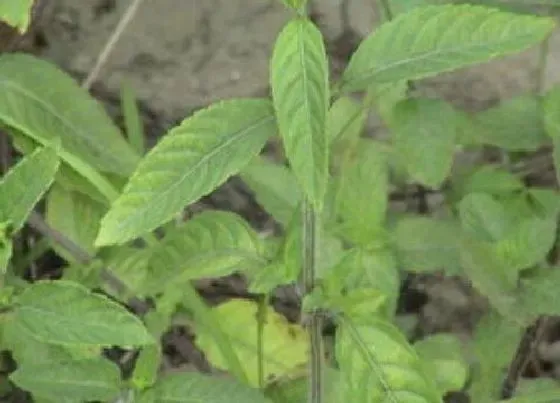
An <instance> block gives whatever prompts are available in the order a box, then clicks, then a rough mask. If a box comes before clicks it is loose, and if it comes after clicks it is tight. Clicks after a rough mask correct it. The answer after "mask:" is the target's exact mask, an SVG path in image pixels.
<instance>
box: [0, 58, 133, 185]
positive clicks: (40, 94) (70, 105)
mask: <svg viewBox="0 0 560 403" xmlns="http://www.w3.org/2000/svg"><path fill="white" fill-rule="evenodd" d="M0 83H1V84H0V94H1V96H0V121H1V122H3V123H4V124H6V125H7V126H9V127H11V128H14V129H16V130H18V131H20V132H22V133H23V134H25V135H26V136H27V137H30V138H32V139H33V140H34V141H36V142H38V143H39V144H43V145H46V144H50V143H52V142H53V141H54V140H55V139H56V138H59V139H60V140H61V144H62V149H63V150H64V151H65V152H67V153H69V154H71V155H72V156H73V157H74V158H77V159H78V160H83V161H85V162H86V163H87V164H89V165H91V166H93V167H94V168H96V169H98V170H99V171H102V172H107V173H113V174H117V175H120V176H123V177H127V176H128V175H129V174H130V173H132V171H133V170H134V167H135V166H136V164H137V162H138V156H137V155H136V154H135V153H134V151H133V150H132V148H131V147H130V146H129V145H128V144H127V142H126V141H125V140H124V138H123V137H122V135H121V133H120V131H119V130H118V128H117V126H115V124H114V123H113V122H112V121H111V119H110V118H109V116H108V115H107V114H106V113H105V111H104V110H103V108H102V106H101V105H100V104H99V103H98V102H97V101H95V100H94V99H92V98H91V97H90V96H89V94H88V93H87V91H86V90H84V89H82V88H80V87H79V86H78V85H77V83H76V82H75V81H74V80H73V79H72V78H70V77H69V76H68V75H67V74H66V73H64V72H62V71H61V70H59V69H58V68H57V67H55V66H54V65H53V64H51V63H49V62H47V61H44V60H42V59H39V58H36V57H33V56H29V55H24V54H4V55H2V56H0ZM53 88H56V91H53ZM63 159H64V158H63ZM71 165H72V164H71Z"/></svg>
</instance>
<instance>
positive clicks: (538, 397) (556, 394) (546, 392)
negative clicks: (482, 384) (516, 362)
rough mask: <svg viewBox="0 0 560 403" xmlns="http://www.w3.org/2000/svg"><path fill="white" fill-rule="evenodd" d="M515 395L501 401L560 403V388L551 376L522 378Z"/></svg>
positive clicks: (510, 402) (511, 402)
mask: <svg viewBox="0 0 560 403" xmlns="http://www.w3.org/2000/svg"><path fill="white" fill-rule="evenodd" d="M515 395H516V396H515V397H513V398H511V399H507V400H501V401H500V403H558V401H560V388H559V387H558V382H556V380H554V379H550V378H536V379H527V378H521V379H520V380H519V384H518V386H517V389H516V390H515Z"/></svg>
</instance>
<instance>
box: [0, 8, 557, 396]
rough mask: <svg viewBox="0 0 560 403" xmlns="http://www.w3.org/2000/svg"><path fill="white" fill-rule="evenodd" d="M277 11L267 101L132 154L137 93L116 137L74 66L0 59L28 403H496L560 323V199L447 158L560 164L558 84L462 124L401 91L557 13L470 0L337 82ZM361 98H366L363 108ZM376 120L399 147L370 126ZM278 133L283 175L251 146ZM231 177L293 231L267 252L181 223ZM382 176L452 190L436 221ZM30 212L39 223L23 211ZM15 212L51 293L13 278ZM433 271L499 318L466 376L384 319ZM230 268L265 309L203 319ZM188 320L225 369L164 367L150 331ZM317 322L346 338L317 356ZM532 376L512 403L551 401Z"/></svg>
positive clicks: (385, 32)
mask: <svg viewBox="0 0 560 403" xmlns="http://www.w3.org/2000/svg"><path fill="white" fill-rule="evenodd" d="M284 3H285V4H286V5H287V6H289V7H291V8H292V10H293V12H294V15H293V18H292V20H290V21H289V22H288V23H287V24H286V26H285V27H284V29H283V30H282V32H281V33H280V34H279V36H278V39H277V41H276V43H275V46H274V51H273V54H272V59H271V67H270V81H271V87H272V100H269V99H233V100H225V101H221V102H219V103H217V104H214V105H211V106H209V107H208V108H206V109H204V110H202V111H199V112H197V113H196V114H194V115H193V116H191V117H188V118H186V119H185V120H184V121H183V122H182V123H181V124H180V125H178V126H177V127H175V128H173V129H172V130H171V131H170V132H169V133H167V134H166V135H165V136H164V138H163V139H162V140H161V141H160V142H159V143H158V144H157V145H156V146H155V147H154V148H153V149H152V150H150V151H149V152H147V154H146V155H143V153H144V149H143V148H144V143H143V141H142V139H141V138H142V137H141V135H140V134H139V133H140V131H141V128H140V126H139V124H138V122H139V119H138V116H137V112H135V108H134V102H133V97H132V95H131V94H130V93H129V92H126V91H125V97H124V101H123V103H124V105H126V107H125V108H124V110H125V113H126V119H125V121H126V124H127V135H128V136H127V137H128V140H129V141H126V140H125V138H124V137H123V136H122V135H121V133H120V132H119V130H118V128H117V127H116V126H115V125H114V124H113V122H111V120H110V119H109V118H108V117H107V116H106V114H105V113H104V111H103V110H102V109H101V107H100V106H99V105H98V104H97V103H96V102H95V101H93V100H92V99H91V98H90V97H89V96H88V94H87V93H86V92H85V91H84V90H82V89H80V88H79V87H78V86H77V85H76V84H75V83H74V81H73V80H72V79H70V78H69V77H68V76H66V75H65V74H64V73H62V72H61V71H59V70H58V69H56V68H55V67H53V66H52V65H50V64H49V63H47V62H45V61H42V60H40V59H36V58H34V57H31V56H25V55H21V54H10V55H2V56H0V87H1V88H0V122H1V124H2V125H3V128H4V130H6V131H7V132H8V133H9V134H10V135H11V138H12V139H13V144H14V146H15V147H16V148H17V149H18V150H19V151H20V152H21V154H23V155H25V156H24V158H23V159H22V160H21V161H20V162H19V163H18V164H17V165H15V166H14V167H13V168H12V169H11V170H10V172H9V173H8V174H6V175H5V176H4V177H3V179H2V182H1V183H0V229H1V230H2V232H1V236H0V240H1V243H0V247H1V249H0V264H1V267H2V270H3V271H2V286H3V287H2V298H1V299H0V301H1V304H2V305H1V309H2V316H1V317H0V318H1V321H0V328H1V330H2V337H1V339H0V342H1V346H2V349H3V350H9V351H10V352H11V354H12V356H13V358H14V359H15V361H16V362H17V370H16V371H15V372H13V373H12V374H11V375H10V380H11V381H12V382H13V383H14V384H15V385H17V386H19V387H20V388H22V389H25V390H28V391H30V392H31V393H32V394H33V396H34V398H36V400H37V401H41V402H52V401H60V400H61V398H62V399H63V401H70V402H75V401H76V402H78V401H87V400H99V401H111V400H114V399H116V398H117V397H119V396H121V397H122V398H125V397H126V398H129V399H131V398H132V399H134V401H140V402H168V401H169V402H170V401H174V402H181V401H184V402H187V401H207V402H277V403H284V402H285V403H296V402H297V403H299V402H304V401H308V402H309V403H321V402H322V403H324V402H333V403H334V402H343V401H353V402H371V403H374V402H381V401H390V402H406V403H408V402H441V401H442V399H443V396H444V395H445V394H446V393H447V392H448V391H452V390H467V391H468V392H469V393H470V395H471V397H472V399H473V401H476V402H486V401H489V402H494V401H499V400H500V391H499V389H500V382H501V381H502V378H503V376H504V375H505V374H504V368H505V367H507V365H508V362H509V361H510V360H511V357H512V355H513V353H514V351H515V348H516V345H517V343H518V342H519V339H520V337H521V333H522V330H523V328H524V327H526V326H528V325H530V324H531V323H532V322H533V321H534V320H536V319H537V318H539V317H540V316H542V315H555V314H557V313H558V311H559V308H558V306H557V304H556V303H555V295H556V287H557V285H558V281H559V280H560V278H559V276H560V274H559V273H560V272H559V271H558V270H557V268H556V263H555V262H549V261H548V260H547V257H548V255H549V252H550V251H551V250H552V249H553V248H554V246H555V245H556V244H557V242H558V241H557V231H558V228H557V219H558V214H559V212H560V195H559V194H558V193H557V192H556V191H553V190H549V189H539V188H532V187H527V186H525V185H524V183H523V182H522V180H521V179H520V178H519V177H518V176H516V175H515V174H514V173H512V172H511V171H510V170H508V169H507V168H508V167H507V166H506V167H504V166H483V167H474V168H473V169H471V170H467V171H463V172H459V173H452V171H451V166H452V163H453V159H454V155H455V153H456V152H457V150H458V149H459V148H465V147H468V148H473V149H476V148H477V147H482V146H495V147H501V148H503V149H505V151H504V155H505V156H507V157H508V158H507V160H508V161H509V163H510V164H512V163H515V162H516V161H515V158H516V155H517V154H516V152H517V153H518V152H520V151H523V152H528V151H532V150H535V149H537V148H540V147H541V146H543V145H545V144H546V143H547V142H548V141H549V140H552V143H553V144H554V147H555V148H554V155H555V158H556V161H558V150H559V146H558V139H559V138H560V131H559V128H560V114H559V113H558V111H559V110H560V90H559V89H558V88H553V89H552V90H550V91H549V92H547V93H546V94H544V95H542V96H541V95H540V94H526V95H523V96H521V97H519V98H517V99H514V100H509V101H505V102H504V103H502V104H500V105H498V106H496V107H493V108H491V109H489V110H487V111H485V112H482V113H480V114H475V115H469V114H467V113H465V112H462V111H459V110H457V109H455V108H453V107H452V106H450V105H449V104H447V103H445V102H443V101H441V100H437V99H427V98H425V97H421V96H415V97H412V96H411V95H410V94H409V93H408V89H409V88H410V87H411V85H412V83H411V82H410V81H411V80H420V79H422V78H426V77H431V76H434V75H437V74H439V73H442V72H445V71H451V70H454V69H458V68H461V67H466V66H469V65H473V64H476V63H481V62H485V61H488V60H491V59H493V58H496V57H499V56H503V55H507V54H511V53H515V52H518V51H521V50H524V49H526V48H528V47H530V46H532V45H535V44H537V43H539V42H542V41H546V38H547V37H548V35H549V34H550V33H551V31H552V30H553V28H554V22H553V20H552V19H550V18H545V17H535V16H530V15H523V14H516V13H512V12H506V11H498V10H496V9H492V8H487V7H482V6H473V5H432V6H419V7H417V8H414V7H412V8H410V9H407V10H406V11H405V12H403V13H402V14H398V16H397V17H396V18H395V19H394V20H391V21H388V22H386V23H384V24H383V25H382V26H381V27H380V28H379V29H377V30H376V31H375V32H373V33H372V34H371V35H370V36H369V37H367V38H366V39H365V40H364V41H363V42H362V43H361V44H360V46H359V48H358V49H357V51H356V52H355V54H354V55H353V56H352V59H351V60H350V63H349V65H348V67H347V69H346V70H345V71H344V74H343V75H342V78H341V80H340V81H338V82H335V83H332V86H331V82H330V80H329V73H328V71H329V70H328V60H327V56H326V52H325V47H324V44H323V38H322V36H321V33H320V32H319V30H318V29H317V28H316V27H315V26H314V25H313V23H312V22H310V21H309V20H308V19H307V17H306V16H305V11H304V10H305V8H306V7H305V6H306V4H305V3H306V2H305V1H303V0H300V1H297V0H290V1H288V0H285V1H284ZM401 3H402V2H401ZM383 4H384V5H385V6H386V15H387V17H391V16H392V14H393V13H392V12H391V10H390V4H389V2H387V1H386V2H383ZM0 10H1V9H0ZM544 61H545V58H544V57H543V63H544ZM53 87H56V91H53V90H52V89H53ZM352 92H362V93H363V92H365V96H364V97H363V100H362V102H361V103H359V102H357V101H356V100H355V98H354V97H353V96H351V95H350V93H352ZM370 111H375V112H377V113H379V115H380V116H381V117H382V119H383V121H384V123H385V124H386V125H387V127H388V128H389V129H390V131H391V134H392V136H391V139H390V141H387V142H383V141H380V140H372V139H367V138H363V137H362V136H361V134H362V131H363V129H364V125H365V120H366V119H365V118H366V116H367V113H369V112H370ZM514 113H515V114H517V115H514ZM504 116H506V117H507V119H504ZM510 118H512V119H510ZM526 122H530V124H527V123H526ZM278 133H279V135H280V137H281V139H282V141H283V146H284V150H285V152H286V157H287V160H288V162H289V168H288V167H287V166H284V165H278V164H274V163H272V162H271V161H269V160H268V159H266V158H265V157H263V156H260V152H261V150H262V149H263V147H264V145H265V143H266V142H267V141H268V140H270V139H271V138H272V137H274V136H276V135H277V134H278ZM557 166H558V165H557ZM236 174H239V175H240V176H241V177H242V178H243V180H244V181H245V182H246V183H247V184H248V185H249V186H250V188H251V189H252V190H253V191H254V193H255V197H256V199H257V201H258V202H259V203H260V204H261V205H262V206H263V207H264V208H265V209H266V210H267V211H268V212H269V213H270V214H271V215H272V216H273V217H274V218H275V219H276V220H277V221H278V222H279V223H280V224H281V225H282V226H283V229H284V235H282V236H271V237H269V238H266V239H262V238H261V237H260V236H259V234H257V233H256V232H255V230H254V229H253V228H252V227H251V226H250V225H249V224H248V223H246V222H245V221H244V220H243V219H242V218H241V217H239V216H238V215H236V214H233V213H230V212H225V211H206V212H203V213H199V214H197V215H195V216H194V217H192V218H191V219H189V220H187V221H185V222H183V221H181V222H179V221H180V220H175V218H176V217H177V215H179V214H181V212H182V210H183V209H184V208H185V206H188V205H190V204H192V203H193V202H196V201H197V200H198V199H199V198H201V197H202V196H204V195H206V194H208V193H210V192H211V191H213V190H214V189H216V188H217V187H218V186H220V185H221V184H223V183H224V182H225V181H226V180H227V179H228V178H229V177H231V176H233V175H236ZM393 182H394V183H397V184H399V183H403V182H404V183H406V182H413V183H415V184H420V185H423V186H426V187H429V188H432V189H442V190H443V194H444V196H445V201H446V208H445V211H444V213H445V217H443V218H436V217H431V216H428V215H424V216H415V215H411V214H401V213H398V212H394V211H391V209H390V208H389V203H388V195H389V190H390V185H391V183H393ZM42 198H45V200H46V210H45V220H44V221H43V220H42V219H41V217H40V216H39V215H38V214H37V213H35V212H33V211H32V210H33V208H34V206H35V205H36V203H37V202H38V201H39V200H40V199H42ZM26 220H28V221H29V223H30V225H32V226H34V227H35V228H36V229H38V230H39V231H41V232H42V233H43V234H45V235H46V236H47V239H48V242H49V246H50V247H52V248H54V249H55V251H56V252H57V253H58V254H60V255H61V256H62V257H64V258H65V260H66V261H67V266H66V267H64V270H63V278H62V279H61V280H55V281H36V282H31V283H28V282H25V281H22V278H21V277H22V276H21V272H20V270H21V265H19V264H16V263H17V260H15V259H11V254H12V239H13V238H14V236H15V235H16V234H17V231H18V230H20V229H21V228H22V226H23V224H24V222H25V221H26ZM155 230H160V232H158V234H161V230H162V231H163V235H161V236H159V237H158V236H157V235H156V233H155V232H154V231H155ZM440 269H444V270H446V272H447V273H448V274H449V275H457V274H461V275H465V276H467V277H468V278H469V279H470V280H471V281H472V283H473V285H474V287H475V288H477V289H478V291H480V292H481V293H482V294H483V295H485V296H486V297H487V298H488V300H489V302H490V305H491V310H490V313H489V314H488V315H487V317H485V318H484V319H483V320H482V321H481V323H480V324H479V326H478V329H477V333H476V335H475V337H474V341H473V345H472V347H473V351H474V354H475V356H476V357H477V358H478V359H479V362H478V364H477V365H476V366H475V367H474V368H473V371H472V373H471V374H470V379H469V368H468V365H467V362H466V360H465V358H464V357H463V356H462V353H461V348H460V345H459V343H458V340H457V339H455V338H454V337H452V336H451V335H442V334H440V335H434V336H430V337H429V338H426V339H424V340H421V341H418V342H416V343H415V344H413V345H411V344H410V343H409V342H408V341H407V339H406V337H405V336H404V334H403V332H401V331H400V330H399V328H398V327H397V326H396V325H395V324H394V322H395V319H396V318H395V316H396V315H395V311H396V303H397V297H398V291H399V283H400V277H401V275H402V273H403V272H404V271H412V272H430V271H435V270H440ZM234 272H241V273H243V274H244V275H246V276H247V278H248V279H249V280H250V291H251V292H253V293H255V294H257V295H259V297H258V298H257V299H256V300H255V301H249V300H232V301H229V302H226V303H224V304H221V305H220V306H218V307H216V308H212V309H211V308H209V307H207V306H206V304H205V303H204V301H203V300H202V299H201V298H200V296H199V295H198V294H197V292H196V290H195V288H194V287H193V285H192V280H196V279H200V278H207V277H220V276H225V275H228V274H231V273H234ZM294 282H300V284H301V291H302V293H303V302H302V305H303V320H302V325H297V324H295V325H294V324H290V323H288V322H287V321H286V320H285V319H284V318H283V317H282V316H281V315H279V314H277V313H275V312H274V311H273V310H272V309H268V299H269V297H270V295H271V293H272V291H273V290H274V289H275V288H276V287H277V286H279V285H282V284H291V283H294ZM145 298H150V299H151V300H152V301H153V302H154V304H153V305H154V307H153V308H151V309H149V307H148V306H147V304H146V303H145V302H144V300H145ZM126 304H128V305H129V306H130V307H131V308H132V309H133V310H135V312H136V315H134V314H133V313H131V312H129V311H128V310H127V309H126V308H125V305H126ZM178 315H179V316H180V317H181V318H183V319H184V318H185V317H186V318H187V320H188V322H189V323H190V324H192V325H193V326H194V327H195V329H196V333H197V340H196V343H197V345H198V346H199V347H200V348H201V349H202V350H203V351H204V352H205V353H206V356H207V358H208V360H209V361H210V362H211V364H213V365H214V366H215V367H218V368H220V369H223V370H226V371H228V372H229V373H231V374H232V375H233V377H231V378H218V377H211V376H209V375H202V374H198V373H190V372H185V373H178V374H173V375H164V376H161V375H160V374H159V367H160V361H161V354H162V352H161V349H160V347H159V343H158V342H157V341H158V339H159V338H160V337H161V335H162V334H163V333H164V332H165V331H166V330H167V329H168V328H169V326H170V324H171V320H172V318H174V317H177V316H178ZM326 319H328V320H333V321H334V322H335V324H336V338H335V341H334V345H332V346H331V345H326V346H325V345H324V344H325V343H324V340H323V335H322V331H323V323H324V321H325V320H326ZM240 329H242V331H240ZM496 334H498V335H499V336H500V339H499V345H496V343H497V339H496V337H495V335H496ZM110 346H121V347H123V348H125V349H128V350H133V351H137V352H138V353H139V354H138V357H137V358H136V361H135V365H134V370H133V373H132V374H131V375H130V377H128V378H126V379H122V377H121V376H120V373H119V369H118V367H117V365H116V364H115V363H114V362H112V361H110V360H109V359H107V358H106V356H105V355H104V354H102V353H103V351H104V349H105V348H107V347H110ZM326 348H329V350H333V351H334V359H333V360H326V359H325V354H324V351H325V349H326ZM489 351H490V353H489ZM514 375H515V377H518V374H514ZM467 381H468V382H467ZM515 381H517V379H516V378H515ZM538 386H539V387H538V388H536V387H535V386H534V385H533V384H530V385H528V386H525V385H524V384H520V395H519V396H518V397H516V398H515V399H514V400H512V401H515V402H523V401H554V399H558V398H559V395H560V389H559V388H558V387H557V386H553V387H551V386H550V385H549V384H544V383H543V384H539V385H538ZM306 396H307V398H306ZM537 399H540V400H537ZM547 399H548V400H547Z"/></svg>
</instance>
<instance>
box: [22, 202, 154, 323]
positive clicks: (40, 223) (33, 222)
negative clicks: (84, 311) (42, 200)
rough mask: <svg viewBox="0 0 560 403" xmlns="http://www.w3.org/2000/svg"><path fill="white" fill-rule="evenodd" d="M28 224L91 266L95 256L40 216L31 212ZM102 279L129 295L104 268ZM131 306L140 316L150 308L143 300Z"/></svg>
mask: <svg viewBox="0 0 560 403" xmlns="http://www.w3.org/2000/svg"><path fill="white" fill-rule="evenodd" d="M27 223H28V224H29V226H30V227H31V228H33V229H34V230H35V231H37V232H38V233H40V234H41V235H43V236H45V237H47V238H49V239H50V240H52V241H53V242H56V243H57V244H58V245H60V246H61V247H62V248H64V249H66V251H67V252H68V253H70V254H71V255H72V256H73V257H74V258H75V259H76V260H77V261H78V262H79V263H80V264H84V265H85V264H90V263H92V262H93V260H94V256H92V255H90V254H89V253H88V252H87V251H85V250H83V249H82V248H81V247H80V246H79V245H77V244H76V243H75V242H74V241H72V240H71V239H69V238H67V237H66V236H64V235H63V234H62V233H60V232H58V231H57V230H55V229H54V228H51V227H50V226H49V225H48V224H47V223H46V222H45V221H44V220H43V217H41V215H40V214H38V213H37V212H35V211H33V212H31V214H30V216H29V218H28V220H27ZM101 279H102V280H103V281H104V282H105V283H107V285H108V286H109V287H111V288H112V289H114V290H115V291H116V292H117V293H119V294H121V295H126V294H128V292H127V291H128V287H127V286H126V284H124V283H123V282H122V281H121V280H120V279H119V278H118V277H116V276H115V275H114V274H113V273H111V272H110V271H109V270H107V269H105V268H103V269H101ZM129 305H130V307H132V308H133V309H134V310H135V311H136V312H138V313H139V314H141V315H142V314H144V313H146V312H147V311H148V310H149V309H150V306H149V305H148V304H147V303H146V302H145V301H142V300H141V299H138V298H136V297H132V298H130V300H129Z"/></svg>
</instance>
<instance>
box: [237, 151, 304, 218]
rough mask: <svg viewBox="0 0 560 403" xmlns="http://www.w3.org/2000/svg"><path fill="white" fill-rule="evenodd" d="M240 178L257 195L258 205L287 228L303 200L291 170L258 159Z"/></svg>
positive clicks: (246, 168) (242, 172) (244, 170)
mask: <svg viewBox="0 0 560 403" xmlns="http://www.w3.org/2000/svg"><path fill="white" fill-rule="evenodd" d="M240 176H241V179H243V181H244V182H245V183H246V184H247V185H248V186H249V188H250V189H251V190H252V191H253V193H254V194H255V198H256V200H257V203H259V204H260V205H261V206H262V207H263V208H264V209H265V210H266V212H267V213H269V214H270V215H272V217H274V219H275V220H276V221H278V222H279V223H280V224H282V225H283V226H284V228H285V227H287V226H288V225H289V223H290V220H291V219H292V216H293V214H294V211H295V209H296V207H297V206H298V204H299V203H300V200H301V192H300V190H299V187H298V184H297V181H296V179H295V177H294V175H293V174H292V173H291V172H290V170H289V169H288V168H287V167H286V166H283V165H280V164H275V163H273V162H272V161H269V160H267V159H264V158H261V157H257V158H255V159H254V160H253V161H252V162H251V163H250V164H249V165H248V166H247V167H245V169H243V171H241V173H240Z"/></svg>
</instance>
